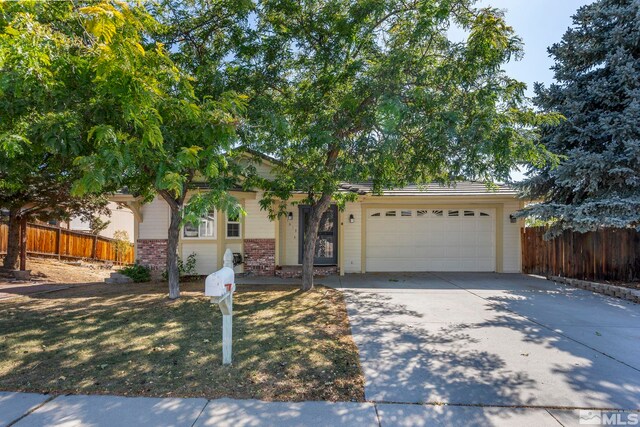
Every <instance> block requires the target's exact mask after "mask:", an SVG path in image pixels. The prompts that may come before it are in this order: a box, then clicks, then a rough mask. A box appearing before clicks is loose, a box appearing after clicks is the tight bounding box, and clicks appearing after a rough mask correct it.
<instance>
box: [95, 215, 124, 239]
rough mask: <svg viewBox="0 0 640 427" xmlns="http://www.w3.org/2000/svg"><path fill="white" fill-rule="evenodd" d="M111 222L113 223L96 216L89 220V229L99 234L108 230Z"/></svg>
mask: <svg viewBox="0 0 640 427" xmlns="http://www.w3.org/2000/svg"><path fill="white" fill-rule="evenodd" d="M109 224H111V221H105V220H103V219H102V218H100V217H99V216H94V217H93V218H91V219H90V220H89V229H90V230H91V234H96V235H97V234H100V232H102V231H104V230H106V229H107V227H108V226H109ZM125 233H126V231H125Z"/></svg>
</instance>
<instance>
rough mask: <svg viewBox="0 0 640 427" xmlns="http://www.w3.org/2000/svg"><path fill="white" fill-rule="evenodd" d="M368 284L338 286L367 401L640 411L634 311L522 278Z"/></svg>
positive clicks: (638, 312) (394, 279)
mask: <svg viewBox="0 0 640 427" xmlns="http://www.w3.org/2000/svg"><path fill="white" fill-rule="evenodd" d="M367 276H369V275H364V276H361V277H357V278H356V277H353V278H352V277H349V276H348V277H346V278H342V280H341V285H342V287H343V289H344V291H345V294H346V298H347V302H348V309H349V316H350V319H351V323H352V330H353V334H354V339H355V341H356V343H357V344H358V347H359V350H360V358H361V361H362V366H363V369H364V373H365V377H366V388H365V393H366V397H367V399H370V400H374V401H386V402H413V403H421V402H430V403H450V404H464V405H493V406H542V407H570V408H622V409H640V371H639V370H638V368H637V366H635V365H637V362H636V360H637V355H638V354H639V353H640V339H638V333H640V322H639V319H640V309H639V307H638V306H637V305H633V304H632V303H629V304H626V303H621V302H620V301H617V300H615V299H612V298H609V297H604V296H600V295H593V294H591V293H589V292H587V291H582V290H574V289H569V288H564V287H561V286H560V285H556V284H554V283H552V282H548V281H546V280H542V279H536V278H531V277H527V276H523V275H506V274H505V275H500V274H484V273H480V274H459V273H455V274H453V273H436V274H430V273H423V274H400V275H392V274H388V275H371V276H369V277H367ZM600 331H606V334H607V335H608V336H609V338H608V339H607V340H608V341H607V340H602V341H601V342H598V341H597V340H598V339H600V338H603V337H604V335H605V332H600ZM596 332H597V333H598V334H600V335H598V334H596ZM607 343H608V344H609V345H612V347H607V345H608V344H607ZM624 355H627V356H626V358H625V357H623V356H624Z"/></svg>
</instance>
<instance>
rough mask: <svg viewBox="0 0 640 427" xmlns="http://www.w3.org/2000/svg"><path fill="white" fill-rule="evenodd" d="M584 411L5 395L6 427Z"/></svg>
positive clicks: (521, 422)
mask: <svg viewBox="0 0 640 427" xmlns="http://www.w3.org/2000/svg"><path fill="white" fill-rule="evenodd" d="M578 424H579V417H578V411H560V410H546V409H523V408H520V409H516V408H499V407H475V406H434V405H415V404H389V403H355V402H354V403H351V402H338V403H332V402H299V403H290V402H262V401H257V400H233V399H216V400H206V399H179V398H150V397H118V396H51V395H42V394H33V393H12V392H0V426H9V425H11V426H14V425H15V426H19V427H26V426H29V427H31V426H64V427H77V426H92V427H93V426H96V427H100V426H109V427H112V426H117V427H119V426H122V427H127V426H132V427H133V426H136V427H138V426H144V427H147V426H149V427H151V426H175V427H204V426H216V427H227V426H229V427H232V426H233V427H249V426H251V427H257V426H278V427H281V426H318V427H319V426H332V427H338V426H349V427H359V426H372V427H376V426H384V427H386V426H487V425H494V426H536V427H537V426H561V425H564V426H572V425H576V426H577V425H578Z"/></svg>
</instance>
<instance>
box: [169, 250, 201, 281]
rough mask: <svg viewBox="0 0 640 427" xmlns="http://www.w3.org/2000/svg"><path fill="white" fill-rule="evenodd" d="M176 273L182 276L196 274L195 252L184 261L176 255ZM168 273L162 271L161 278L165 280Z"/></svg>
mask: <svg viewBox="0 0 640 427" xmlns="http://www.w3.org/2000/svg"><path fill="white" fill-rule="evenodd" d="M178 274H179V275H180V277H183V276H195V275H196V254H195V252H192V253H191V255H189V256H188V257H187V261H186V262H184V261H183V260H182V258H180V257H178ZM168 277H169V274H168V273H167V270H165V271H164V272H163V273H162V278H163V279H164V280H167V278H168Z"/></svg>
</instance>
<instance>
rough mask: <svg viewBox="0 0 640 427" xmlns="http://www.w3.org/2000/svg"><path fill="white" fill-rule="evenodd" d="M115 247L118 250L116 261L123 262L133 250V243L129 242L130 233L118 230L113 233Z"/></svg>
mask: <svg viewBox="0 0 640 427" xmlns="http://www.w3.org/2000/svg"><path fill="white" fill-rule="evenodd" d="M113 240H114V246H115V249H116V260H117V261H118V262H122V260H123V259H124V257H126V256H127V254H128V253H129V251H130V250H131V242H130V241H129V233H127V232H126V231H125V230H116V231H115V232H114V233H113Z"/></svg>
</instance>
